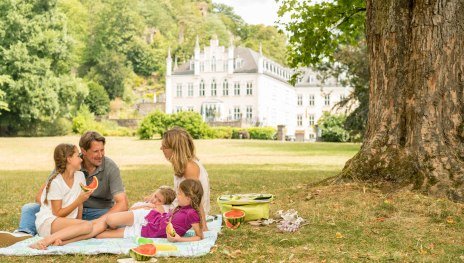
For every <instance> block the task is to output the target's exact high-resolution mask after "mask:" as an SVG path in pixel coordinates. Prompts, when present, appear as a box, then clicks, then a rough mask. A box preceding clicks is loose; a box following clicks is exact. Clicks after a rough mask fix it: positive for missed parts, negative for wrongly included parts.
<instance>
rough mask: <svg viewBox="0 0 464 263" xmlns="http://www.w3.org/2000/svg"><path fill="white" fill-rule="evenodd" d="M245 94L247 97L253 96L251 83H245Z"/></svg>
mask: <svg viewBox="0 0 464 263" xmlns="http://www.w3.org/2000/svg"><path fill="white" fill-rule="evenodd" d="M246 94H247V95H253V83H252V82H247V84H246Z"/></svg>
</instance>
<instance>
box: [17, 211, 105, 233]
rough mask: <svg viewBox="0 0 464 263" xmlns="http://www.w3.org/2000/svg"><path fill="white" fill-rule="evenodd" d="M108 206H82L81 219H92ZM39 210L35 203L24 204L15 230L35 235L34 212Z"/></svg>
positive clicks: (103, 212) (100, 214)
mask: <svg viewBox="0 0 464 263" xmlns="http://www.w3.org/2000/svg"><path fill="white" fill-rule="evenodd" d="M108 210H109V209H108V208H104V209H98V208H84V211H83V213H82V219H84V220H94V219H97V218H99V217H100V216H102V215H103V214H105V213H106V212H108ZM39 211H40V205H39V204H37V203H29V204H25V205H24V206H23V207H22V208H21V219H20V220H19V228H18V229H17V230H16V231H20V232H24V233H28V234H31V235H33V236H35V235H36V234H37V229H36V228H35V218H36V217H35V214H37V213H38V212H39Z"/></svg>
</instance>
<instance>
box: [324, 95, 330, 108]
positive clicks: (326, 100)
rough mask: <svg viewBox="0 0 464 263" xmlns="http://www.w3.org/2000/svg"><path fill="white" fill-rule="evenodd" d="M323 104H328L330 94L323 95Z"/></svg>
mask: <svg viewBox="0 0 464 263" xmlns="http://www.w3.org/2000/svg"><path fill="white" fill-rule="evenodd" d="M324 105H325V106H329V105H330V94H327V95H325V96H324Z"/></svg>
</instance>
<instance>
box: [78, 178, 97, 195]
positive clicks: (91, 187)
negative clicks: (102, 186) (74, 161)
mask: <svg viewBox="0 0 464 263" xmlns="http://www.w3.org/2000/svg"><path fill="white" fill-rule="evenodd" d="M79 185H80V186H81V189H82V191H84V192H88V191H91V190H95V189H97V188H98V179H97V177H96V176H94V177H93V180H92V182H91V183H90V184H89V185H83V184H82V183H79Z"/></svg>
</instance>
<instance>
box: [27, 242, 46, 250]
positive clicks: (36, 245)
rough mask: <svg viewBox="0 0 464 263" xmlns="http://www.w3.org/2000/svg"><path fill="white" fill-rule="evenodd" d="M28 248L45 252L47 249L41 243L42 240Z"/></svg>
mask: <svg viewBox="0 0 464 263" xmlns="http://www.w3.org/2000/svg"><path fill="white" fill-rule="evenodd" d="M29 247H30V248H33V249H38V250H46V249H47V246H46V245H45V244H44V243H43V240H39V241H37V242H36V243H34V244H30V245H29Z"/></svg>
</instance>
